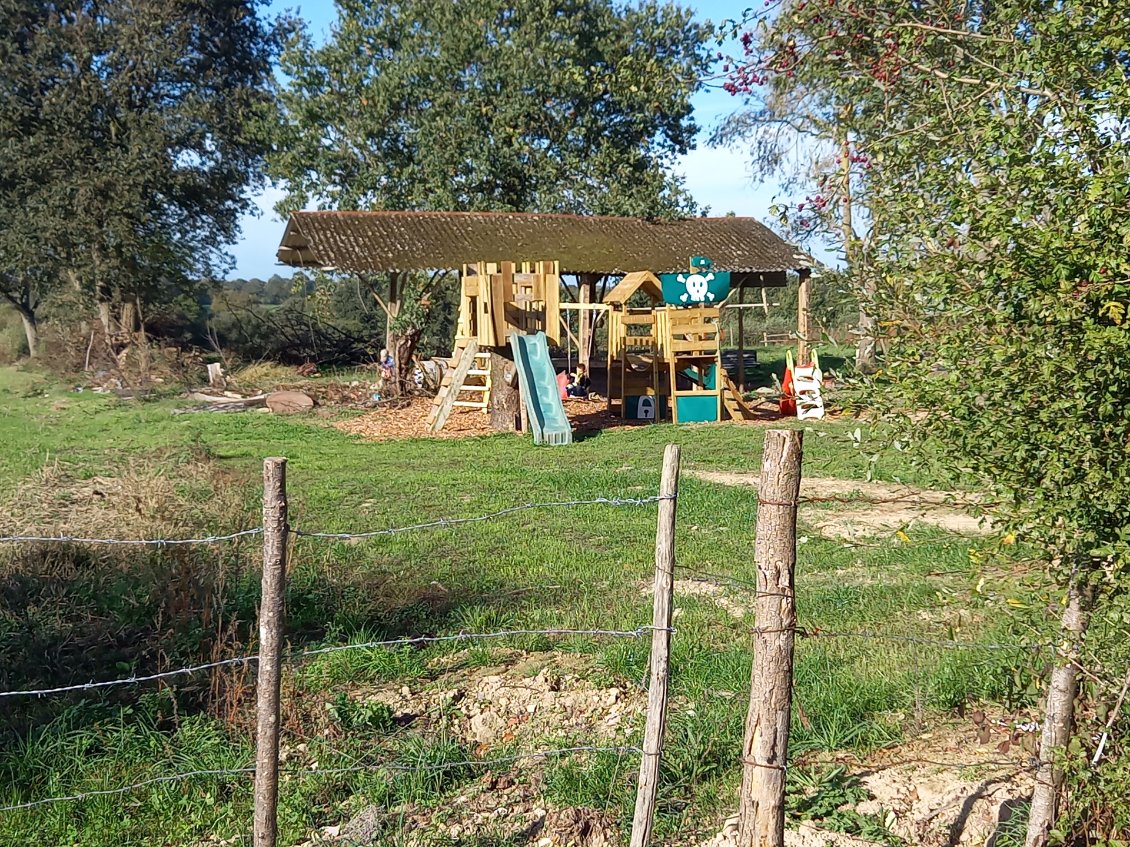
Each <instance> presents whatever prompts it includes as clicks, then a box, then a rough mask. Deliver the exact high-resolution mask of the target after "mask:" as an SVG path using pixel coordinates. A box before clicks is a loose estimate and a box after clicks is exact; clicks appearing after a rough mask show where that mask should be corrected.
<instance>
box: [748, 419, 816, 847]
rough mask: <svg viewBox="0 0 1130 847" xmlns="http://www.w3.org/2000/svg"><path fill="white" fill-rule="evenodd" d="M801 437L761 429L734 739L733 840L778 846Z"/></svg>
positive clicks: (782, 822) (793, 617)
mask: <svg viewBox="0 0 1130 847" xmlns="http://www.w3.org/2000/svg"><path fill="white" fill-rule="evenodd" d="M801 445H802V433H801V432H800V431H799V430H787V429H772V430H769V431H768V432H766V433H765V452H764V454H763V456H762V459H761V487H760V490H759V496H758V506H757V541H756V547H755V552H754V556H755V561H756V564H757V600H756V606H755V608H756V623H757V626H756V627H755V629H754V647H753V672H752V674H751V675H750V691H749V714H748V716H747V718H746V726H745V740H744V741H743V743H742V763H743V768H742V793H741V804H740V817H739V821H738V845H739V847H783V845H784V843H785V766H786V764H787V762H788V753H789V718H790V711H791V708H792V696H793V641H794V637H795V630H796V599H795V593H794V579H793V577H794V571H795V569H796V513H797V498H798V497H799V496H800V461H801Z"/></svg>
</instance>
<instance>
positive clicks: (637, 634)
mask: <svg viewBox="0 0 1130 847" xmlns="http://www.w3.org/2000/svg"><path fill="white" fill-rule="evenodd" d="M654 629H655V627H653V626H640V627H637V628H636V629H628V630H618V629H506V630H497V631H494V632H460V633H456V634H453V635H417V636H409V637H405V638H390V639H386V640H382V641H365V642H359V643H356V644H337V645H333V646H331V647H315V648H312V649H309V650H301V651H296V652H292V653H288V654H286V655H285V656H283V657H282V661H284V662H294V661H299V660H301V659H305V658H308V657H311V656H323V655H326V654H329V653H341V652H345V651H348V650H372V649H376V648H378V647H394V648H395V647H413V646H419V645H422V644H440V643H444V642H453V641H476V640H498V639H503V638H521V637H526V636H531V635H544V636H546V637H569V636H577V637H592V638H642V637H643V635H644V634H645V633H648V632H651V631H653V630H654ZM664 631H666V632H671V633H674V632H675V630H674V629H673V628H672V629H667V630H664ZM257 661H259V656H258V654H255V655H249V656H236V657H233V658H231V659H221V660H220V661H216V662H205V663H203V664H199V665H190V666H188V667H183V668H176V669H175V670H169V671H161V672H160V673H152V674H145V675H143V676H137V675H134V676H128V677H120V678H118V679H109V680H104V681H102V682H83V683H77V684H74V685H62V686H57V687H54V688H30V689H23V690H17V691H0V698H4V697H46V696H50V695H53V694H64V693H67V692H71V691H90V690H93V689H98V688H111V687H113V686H117V685H141V684H144V683H147V682H156V681H158V680H162V679H169V678H172V677H176V676H186V675H190V674H195V673H200V672H201V671H207V670H213V669H215V668H222V667H229V666H231V665H242V664H249V663H251V662H257Z"/></svg>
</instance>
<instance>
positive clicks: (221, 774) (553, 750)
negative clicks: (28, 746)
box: [0, 494, 675, 831]
mask: <svg viewBox="0 0 1130 847" xmlns="http://www.w3.org/2000/svg"><path fill="white" fill-rule="evenodd" d="M674 499H675V495H673V494H671V495H663V494H660V495H656V496H650V497H617V496H610V497H593V498H587V499H571V500H555V501H547V502H527V503H521V504H518V505H515V506H509V507H506V508H502V509H497V510H494V511H490V512H486V513H484V514H480V515H475V516H471V517H444V518H439V519H435V520H430V521H424V522H418V523H413V524H409V525H405V526H396V527H387V528H380V529H365V530H358V531H321V530H305V529H299V528H296V527H294V526H290V525H287V526H286V528H285V534H286V535H288V536H290V537H292V538H297V539H309V540H311V541H323V542H335V541H353V540H371V539H380V538H388V537H391V536H397V535H402V534H411V533H418V532H422V531H427V530H433V529H451V528H459V527H463V526H467V525H471V524H479V523H485V522H489V521H495V520H499V519H504V518H507V517H510V516H513V515H516V514H519V513H523V512H529V511H534V510H573V509H578V508H585V507H604V508H628V507H646V506H652V505H655V504H658V503H662V502H664V501H673V500H674ZM269 534H270V532H269V527H268V526H267V525H266V524H265V525H264V526H261V527H253V528H249V529H244V530H240V531H237V532H232V533H228V534H217V535H206V536H199V537H188V538H150V539H145V538H105V537H88V536H78V535H68V534H58V535H36V534H21V535H16V534H13V535H5V536H0V544H84V545H106V546H131V547H138V546H140V547H152V548H158V549H159V548H167V547H174V546H186V545H212V544H222V543H227V542H233V541H237V540H239V539H243V538H247V537H250V536H264V535H269ZM265 540H266V539H265ZM264 549H265V550H266V545H265V548H264ZM657 631H659V632H662V633H664V634H665V635H667V636H670V635H673V634H674V632H675V630H674V628H673V627H670V626H665V627H656V626H654V625H641V626H639V627H636V628H634V629H610V628H572V627H546V628H515V629H499V630H491V631H480V632H468V631H461V632H458V633H452V634H445V635H414V636H406V637H400V638H389V639H380V640H369V641H362V642H354V643H345V644H332V645H325V646H321V647H312V648H307V649H301V650H294V651H289V652H286V653H283V654H281V655H279V656H278V657H277V658H278V660H279V661H281V662H283V663H288V664H290V663H296V662H302V661H305V660H308V659H311V658H314V657H319V656H328V655H332V654H340V653H346V652H352V651H372V650H382V649H383V650H397V649H403V648H413V647H425V646H429V645H437V644H460V643H466V644H472V643H483V642H498V641H505V640H513V639H523V638H529V637H534V636H537V637H543V638H551V639H562V638H586V639H598V640H616V639H632V640H640V639H643V638H644V637H647V636H651V635H652V634H653V633H655V632H657ZM263 663H264V656H263V655H262V654H261V653H255V654H247V655H241V656H232V657H228V658H224V659H218V660H215V661H209V662H201V663H197V664H192V665H187V666H184V667H178V668H173V669H168V670H162V671H159V672H154V673H147V674H131V675H129V676H123V677H118V678H114V679H107V680H91V681H87V682H82V683H75V684H70V685H59V686H49V687H38V688H22V689H21V688H17V689H12V690H5V691H0V700H5V699H7V700H14V699H16V698H45V697H53V696H62V695H69V694H85V693H91V692H97V691H102V690H106V689H112V688H116V687H121V686H144V685H149V684H153V683H165V684H170V683H173V682H175V681H176V680H177V679H179V678H184V677H190V676H193V675H197V674H201V673H206V672H213V671H216V670H221V669H226V668H235V667H241V666H244V667H246V666H251V665H256V664H263ZM275 744H276V746H277V739H276V742H275ZM581 754H615V755H620V756H623V755H629V754H633V755H641V754H642V749H641V748H640V747H637V746H630V745H600V744H577V745H571V746H563V747H561V746H558V747H550V748H546V749H539V750H534V751H528V752H517V753H514V754H510V755H506V756H496V757H485V758H464V759H456V760H452V761H443V762H438V763H428V762H424V763H418V764H417V763H405V762H398V761H380V762H364V763H359V764H350V765H347V766H335V767H315V768H311V767H305V768H278V767H277V762H276V767H275V775H274V778H275V779H276V780H277V778H278V776H290V777H326V776H331V775H336V776H341V775H348V774H357V773H365V772H378V771H384V772H389V773H397V772H417V773H426V772H434V771H446V770H453V769H460V768H476V769H484V768H492V767H500V766H503V765H514V764H516V763H519V762H543V761H549V760H555V759H561V758H563V757H568V756H575V755H581ZM260 767H261V765H256V764H248V765H246V766H241V767H232V768H201V769H194V770H189V771H184V772H178V773H169V774H161V775H159V776H155V777H151V778H147V779H143V780H139V781H136V782H131V783H128V784H125V785H118V786H112V787H111V786H108V787H104V788H92V789H90V790H85V791H76V792H73V793H69V794H61V795H57V796H49V797H40V798H35V799H28V800H26V801H22V802H16V803H9V804H7V805H4V806H0V813H14V812H19V811H25V810H31V809H37V808H41V807H45V806H52V805H57V804H63V803H81V802H83V801H86V800H91V799H96V798H105V797H117V796H122V795H125V794H129V793H131V792H136V791H140V790H143V789H146V788H151V787H154V786H161V785H168V784H177V783H184V782H189V781H193V780H202V779H212V780H215V779H222V780H228V781H230V780H239V779H246V778H248V777H256V775H257V773H258V772H259V769H260ZM257 831H258V827H257Z"/></svg>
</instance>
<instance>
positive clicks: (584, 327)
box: [577, 276, 592, 372]
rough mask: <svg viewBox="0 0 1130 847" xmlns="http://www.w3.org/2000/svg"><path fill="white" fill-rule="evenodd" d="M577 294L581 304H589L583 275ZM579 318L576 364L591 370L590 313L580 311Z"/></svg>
mask: <svg viewBox="0 0 1130 847" xmlns="http://www.w3.org/2000/svg"><path fill="white" fill-rule="evenodd" d="M577 296H578V297H579V298H580V301H581V305H582V306H587V305H588V304H589V285H588V283H587V282H586V280H585V278H584V277H583V276H582V277H581V282H580V290H579V291H578V292H577ZM580 318H581V325H580V327H579V331H578V332H577V337H578V338H579V339H580V341H579V342H578V344H577V364H579V365H584V366H585V371H586V372H588V371H590V370H591V369H590V368H589V353H590V349H589V348H590V344H589V338H590V337H591V336H592V323H591V320H592V313H591V312H588V311H582V312H581V315H580Z"/></svg>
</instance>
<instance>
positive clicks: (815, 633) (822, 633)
mask: <svg viewBox="0 0 1130 847" xmlns="http://www.w3.org/2000/svg"><path fill="white" fill-rule="evenodd" d="M784 629H786V628H782V629H780V630H774V631H778V632H780V631H784ZM791 629H793V630H794V631H795V632H796V634H797V635H799V636H800V637H802V638H861V639H875V640H877V641H896V642H904V643H907V644H922V645H926V646H931V647H945V648H948V649H952V650H1031V651H1040V650H1053V649H1055V645H1054V644H1049V643H1047V642H1034V643H1029V644H1024V643H1016V644H1004V643H995V642H988V641H957V640H955V639H951V638H927V637H923V636H917V635H898V634H895V633H885V632H867V631H863V632H839V631H835V630H827V629H821V628H819V627H811V628H808V627H801V626H794V627H791ZM761 631H762V630H759V629H758V628H757V627H754V629H753V632H754V633H758V632H761Z"/></svg>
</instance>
